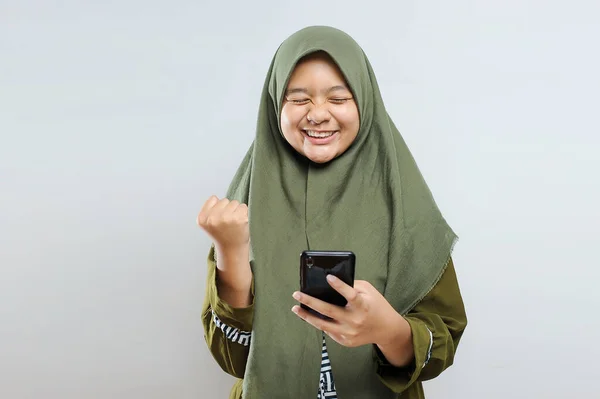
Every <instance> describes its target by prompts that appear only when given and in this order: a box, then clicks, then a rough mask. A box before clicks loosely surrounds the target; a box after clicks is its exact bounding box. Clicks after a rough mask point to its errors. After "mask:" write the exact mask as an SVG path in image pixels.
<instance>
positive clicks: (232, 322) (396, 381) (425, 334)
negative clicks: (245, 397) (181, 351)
mask: <svg viewBox="0 0 600 399" xmlns="http://www.w3.org/2000/svg"><path fill="white" fill-rule="evenodd" d="M216 278H217V275H216V264H215V260H214V249H211V251H210V254H209V257H208V276H207V286H206V295H205V299H204V306H203V309H202V323H203V326H204V337H205V339H206V343H207V345H208V348H209V350H210V352H211V354H212V356H213V357H214V359H215V360H216V361H217V363H218V364H219V366H220V367H221V368H222V369H223V370H224V371H225V372H226V373H228V374H230V375H232V376H234V377H236V378H238V381H237V382H236V383H235V384H234V386H233V388H232V390H231V394H230V396H229V398H230V399H241V397H242V381H243V378H244V372H245V368H246V361H247V359H248V351H249V347H247V346H243V345H240V344H239V343H235V342H232V341H231V340H229V339H227V338H226V337H225V334H224V333H223V332H222V331H221V330H220V329H219V328H217V326H216V325H215V323H214V321H213V317H212V314H213V312H214V313H215V314H216V315H217V317H218V318H219V319H220V320H221V321H222V322H223V323H225V324H227V325H228V326H231V327H233V328H238V329H240V330H242V331H252V319H253V313H254V305H253V304H251V305H250V306H248V307H247V308H243V309H236V308H232V307H231V306H229V305H228V304H227V303H225V302H224V301H223V300H221V299H220V298H219V295H218V292H217V285H216ZM405 318H406V320H407V321H408V323H409V324H410V326H411V329H412V335H413V346H414V351H415V358H414V360H413V362H412V364H411V365H410V366H408V367H404V368H397V367H394V366H392V365H390V364H389V363H388V362H387V361H386V359H385V358H384V357H383V355H382V354H381V353H380V352H379V351H378V350H377V349H376V346H375V345H373V356H374V357H375V359H376V361H375V365H376V367H375V369H374V370H373V373H376V374H377V376H378V377H379V378H380V379H381V381H382V382H383V383H384V384H385V385H386V386H387V387H388V388H389V389H390V390H392V391H393V392H396V393H397V394H398V395H397V398H402V399H418V398H424V397H425V396H424V393H423V386H422V381H426V380H429V379H432V378H435V377H437V376H438V375H439V374H441V373H442V372H443V371H444V370H445V369H446V368H448V367H450V365H452V363H453V361H454V354H455V352H456V348H457V346H458V343H459V341H460V338H461V336H462V334H463V331H464V330H465V327H466V325H467V316H466V313H465V308H464V305H463V301H462V297H461V294H460V289H459V286H458V281H457V278H456V272H455V270H454V265H453V262H452V260H450V262H449V264H448V266H447V268H446V271H445V272H444V274H443V275H442V278H441V279H440V280H439V281H438V283H437V284H436V285H435V286H434V288H433V289H432V290H431V291H430V292H429V293H428V294H427V295H426V296H425V297H424V298H423V299H422V300H421V301H420V302H419V303H418V304H417V305H416V306H415V307H414V308H413V309H412V310H411V311H410V312H408V314H407V315H406V317H405ZM430 332H431V334H432V335H433V341H431V335H430ZM282 333H283V334H285V332H282ZM431 343H433V345H432V347H431V348H430V345H431ZM292 344H293V343H290V345H292ZM428 356H429V359H427V357H428ZM331 366H332V370H333V374H334V377H335V373H336V370H335V369H336V368H335V364H332V365H331ZM314 384H315V397H316V394H317V391H316V389H317V386H318V381H315V382H314ZM309 399H313V398H309ZM342 399H351V398H342Z"/></svg>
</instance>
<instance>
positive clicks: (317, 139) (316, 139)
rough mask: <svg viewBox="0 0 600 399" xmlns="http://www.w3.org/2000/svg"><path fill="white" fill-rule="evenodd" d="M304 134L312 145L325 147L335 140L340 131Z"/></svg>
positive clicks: (313, 131)
mask: <svg viewBox="0 0 600 399" xmlns="http://www.w3.org/2000/svg"><path fill="white" fill-rule="evenodd" d="M302 133H303V134H304V137H306V138H307V139H308V141H309V142H310V143H312V144H316V145H324V144H329V143H331V142H332V141H333V140H335V137H336V136H337V134H338V133H339V130H303V131H302Z"/></svg>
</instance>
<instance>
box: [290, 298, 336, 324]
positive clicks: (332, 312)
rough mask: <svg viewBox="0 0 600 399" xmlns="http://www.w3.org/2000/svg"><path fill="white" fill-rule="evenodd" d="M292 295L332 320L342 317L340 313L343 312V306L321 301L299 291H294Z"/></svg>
mask: <svg viewBox="0 0 600 399" xmlns="http://www.w3.org/2000/svg"><path fill="white" fill-rule="evenodd" d="M292 296H293V297H294V299H295V300H297V301H298V302H300V303H302V304H304V305H306V306H308V307H309V308H311V309H313V310H315V311H317V312H319V313H321V314H322V315H324V316H327V317H330V318H332V319H334V320H339V319H340V318H342V317H341V316H342V314H341V313H343V308H341V307H339V306H336V305H332V304H330V303H327V302H324V301H321V300H320V299H317V298H314V297H312V296H310V295H306V294H303V293H301V292H294V294H293V295H292Z"/></svg>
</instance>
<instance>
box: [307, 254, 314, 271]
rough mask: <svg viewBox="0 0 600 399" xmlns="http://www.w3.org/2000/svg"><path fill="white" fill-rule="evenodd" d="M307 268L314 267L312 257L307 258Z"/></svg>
mask: <svg viewBox="0 0 600 399" xmlns="http://www.w3.org/2000/svg"><path fill="white" fill-rule="evenodd" d="M306 266H308V268H309V269H310V268H311V267H313V259H312V258H311V257H310V256H309V257H308V258H306Z"/></svg>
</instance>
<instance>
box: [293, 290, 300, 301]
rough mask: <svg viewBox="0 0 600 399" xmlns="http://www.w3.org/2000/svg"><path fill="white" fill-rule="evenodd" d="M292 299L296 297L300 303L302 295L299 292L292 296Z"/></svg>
mask: <svg viewBox="0 0 600 399" xmlns="http://www.w3.org/2000/svg"><path fill="white" fill-rule="evenodd" d="M292 297H294V299H295V300H297V301H299V300H300V293H299V292H294V294H293V295H292Z"/></svg>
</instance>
